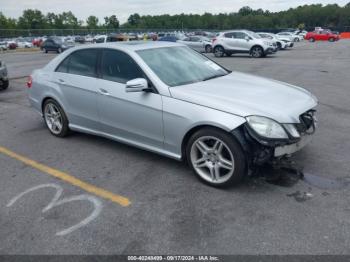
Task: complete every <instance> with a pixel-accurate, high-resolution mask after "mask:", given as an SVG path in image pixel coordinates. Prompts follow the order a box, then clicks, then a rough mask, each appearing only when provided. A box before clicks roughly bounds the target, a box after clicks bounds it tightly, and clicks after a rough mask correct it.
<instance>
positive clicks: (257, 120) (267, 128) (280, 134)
mask: <svg viewBox="0 0 350 262" xmlns="http://www.w3.org/2000/svg"><path fill="white" fill-rule="evenodd" d="M246 119H247V122H248V124H249V127H251V128H252V129H253V130H254V131H255V132H256V133H257V134H258V135H259V136H261V137H265V138H270V139H288V134H287V133H286V131H285V130H284V128H283V127H282V125H280V124H279V123H278V122H276V121H274V120H272V119H270V118H267V117H263V116H248V117H247V118H246Z"/></svg>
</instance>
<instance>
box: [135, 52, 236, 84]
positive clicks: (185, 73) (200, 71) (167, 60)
mask: <svg viewBox="0 0 350 262" xmlns="http://www.w3.org/2000/svg"><path fill="white" fill-rule="evenodd" d="M137 53H138V54H139V55H140V57H141V58H142V59H143V60H144V61H145V63H146V64H147V65H148V66H149V67H150V68H151V69H152V70H153V72H154V73H155V74H156V75H157V76H158V77H159V78H160V79H161V80H162V81H163V82H164V83H165V84H167V85H169V86H179V85H185V84H190V83H196V82H200V81H205V80H209V79H212V78H216V77H219V76H224V75H227V74H228V73H229V72H228V71H227V70H226V69H224V68H222V67H221V66H219V65H217V64H215V63H214V62H212V61H211V60H209V59H208V58H206V57H205V56H203V55H201V54H199V53H197V52H196V51H193V50H192V49H190V48H188V47H185V46H179V47H163V48H154V49H145V50H140V51H137Z"/></svg>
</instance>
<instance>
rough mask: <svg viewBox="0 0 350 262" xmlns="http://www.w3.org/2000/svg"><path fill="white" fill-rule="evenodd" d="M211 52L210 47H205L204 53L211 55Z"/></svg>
mask: <svg viewBox="0 0 350 262" xmlns="http://www.w3.org/2000/svg"><path fill="white" fill-rule="evenodd" d="M212 51H213V48H212V47H211V46H210V45H206V46H205V52H206V53H211V52H212Z"/></svg>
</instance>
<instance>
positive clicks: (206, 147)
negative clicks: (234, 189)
mask: <svg viewBox="0 0 350 262" xmlns="http://www.w3.org/2000/svg"><path fill="white" fill-rule="evenodd" d="M190 159H191V163H192V165H193V168H194V170H195V171H196V172H197V174H198V175H199V176H200V177H202V178H203V179H204V180H206V181H208V182H210V183H213V184H221V183H224V182H226V181H228V180H229V179H230V178H231V177H232V175H233V173H234V170H235V165H234V157H233V154H232V152H231V150H230V148H229V147H228V146H227V145H226V144H225V143H224V142H223V141H222V140H220V139H218V138H216V137H213V136H204V137H200V138H198V139H197V140H196V141H195V142H194V143H193V144H192V147H191V152H190Z"/></svg>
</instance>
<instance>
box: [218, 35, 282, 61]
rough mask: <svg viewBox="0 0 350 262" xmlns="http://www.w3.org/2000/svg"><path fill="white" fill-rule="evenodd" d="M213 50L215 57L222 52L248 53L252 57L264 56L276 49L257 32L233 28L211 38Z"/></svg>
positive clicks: (220, 55) (274, 45) (221, 54)
mask: <svg viewBox="0 0 350 262" xmlns="http://www.w3.org/2000/svg"><path fill="white" fill-rule="evenodd" d="M213 51H214V55H215V56H216V57H222V56H224V54H226V55H227V56H231V55H232V54H233V53H248V54H250V55H251V56H252V57H264V56H266V55H267V54H271V53H274V52H276V51H277V46H276V44H275V43H273V42H272V41H270V40H268V39H263V38H261V36H259V35H258V34H256V33H254V32H252V31H248V30H234V31H228V32H222V33H220V34H219V35H218V36H217V37H216V38H214V39H213Z"/></svg>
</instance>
